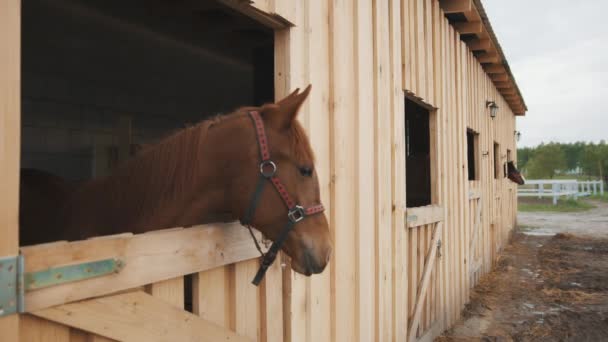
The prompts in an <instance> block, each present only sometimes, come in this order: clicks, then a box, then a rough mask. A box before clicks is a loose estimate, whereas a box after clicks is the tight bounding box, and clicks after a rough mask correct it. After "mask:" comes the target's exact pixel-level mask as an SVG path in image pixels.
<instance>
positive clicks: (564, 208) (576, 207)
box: [517, 199, 595, 213]
mask: <svg viewBox="0 0 608 342" xmlns="http://www.w3.org/2000/svg"><path fill="white" fill-rule="evenodd" d="M593 208H595V206H594V205H593V204H591V203H588V202H586V201H584V200H578V201H577V200H574V199H566V200H558V201H557V205H553V204H552V203H551V202H550V201H549V202H546V201H521V200H520V201H519V204H518V207H517V209H518V210H519V211H522V212H533V211H544V212H559V213H571V212H577V211H586V210H589V209H593Z"/></svg>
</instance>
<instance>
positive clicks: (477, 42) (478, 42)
mask: <svg viewBox="0 0 608 342" xmlns="http://www.w3.org/2000/svg"><path fill="white" fill-rule="evenodd" d="M468 45H469V49H471V51H485V50H489V49H491V48H492V41H491V40H490V39H478V38H475V39H473V40H471V41H469V42H468Z"/></svg>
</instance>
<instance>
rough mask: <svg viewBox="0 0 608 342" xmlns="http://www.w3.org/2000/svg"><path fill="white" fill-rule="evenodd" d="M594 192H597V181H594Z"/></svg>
mask: <svg viewBox="0 0 608 342" xmlns="http://www.w3.org/2000/svg"><path fill="white" fill-rule="evenodd" d="M593 194H594V195H596V194H597V182H593Z"/></svg>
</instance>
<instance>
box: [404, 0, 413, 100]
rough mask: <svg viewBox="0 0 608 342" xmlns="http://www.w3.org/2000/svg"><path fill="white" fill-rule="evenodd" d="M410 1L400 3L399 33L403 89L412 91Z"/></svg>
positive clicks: (405, 0)
mask: <svg viewBox="0 0 608 342" xmlns="http://www.w3.org/2000/svg"><path fill="white" fill-rule="evenodd" d="M411 1H412V0H402V1H401V32H402V39H403V40H402V43H401V59H402V60H403V69H402V70H403V71H402V75H401V76H402V77H403V89H405V90H410V91H411V90H412V76H411V75H412V70H413V63H412V51H413V49H412V42H413V39H412V31H411V28H412V27H411V26H412V25H411V14H410V13H411V12H410V3H411Z"/></svg>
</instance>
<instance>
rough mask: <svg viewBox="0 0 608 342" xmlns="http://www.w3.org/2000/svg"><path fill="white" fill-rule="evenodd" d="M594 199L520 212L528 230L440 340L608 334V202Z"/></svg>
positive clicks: (592, 337)
mask: <svg viewBox="0 0 608 342" xmlns="http://www.w3.org/2000/svg"><path fill="white" fill-rule="evenodd" d="M596 205H597V206H598V208H597V209H593V210H592V211H589V212H584V213H576V214H553V213H546V214H541V213H525V214H523V215H521V214H520V216H519V223H520V225H522V226H523V227H524V229H520V230H519V231H518V232H516V233H515V234H514V237H513V240H512V243H511V244H510V245H508V246H507V247H505V249H504V251H503V253H502V255H501V256H500V258H499V260H498V262H497V266H496V270H495V271H494V272H492V273H490V274H488V275H487V276H485V277H484V278H483V279H482V280H481V281H480V283H479V285H478V286H477V287H476V288H475V289H474V291H472V297H471V302H470V303H469V304H468V305H467V306H466V308H465V310H464V313H463V319H462V320H461V321H460V322H459V323H457V324H456V325H455V326H454V327H453V328H452V329H450V330H449V331H447V332H446V333H445V334H444V335H443V336H441V337H439V338H437V339H436V341H441V342H447V341H576V342H578V341H593V342H597V341H608V204H606V203H603V204H602V203H596ZM572 216H574V217H575V218H574V217H572ZM565 221H566V222H574V221H576V223H575V224H572V225H571V226H568V225H565V224H564V222H565ZM533 224H534V225H533Z"/></svg>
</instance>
